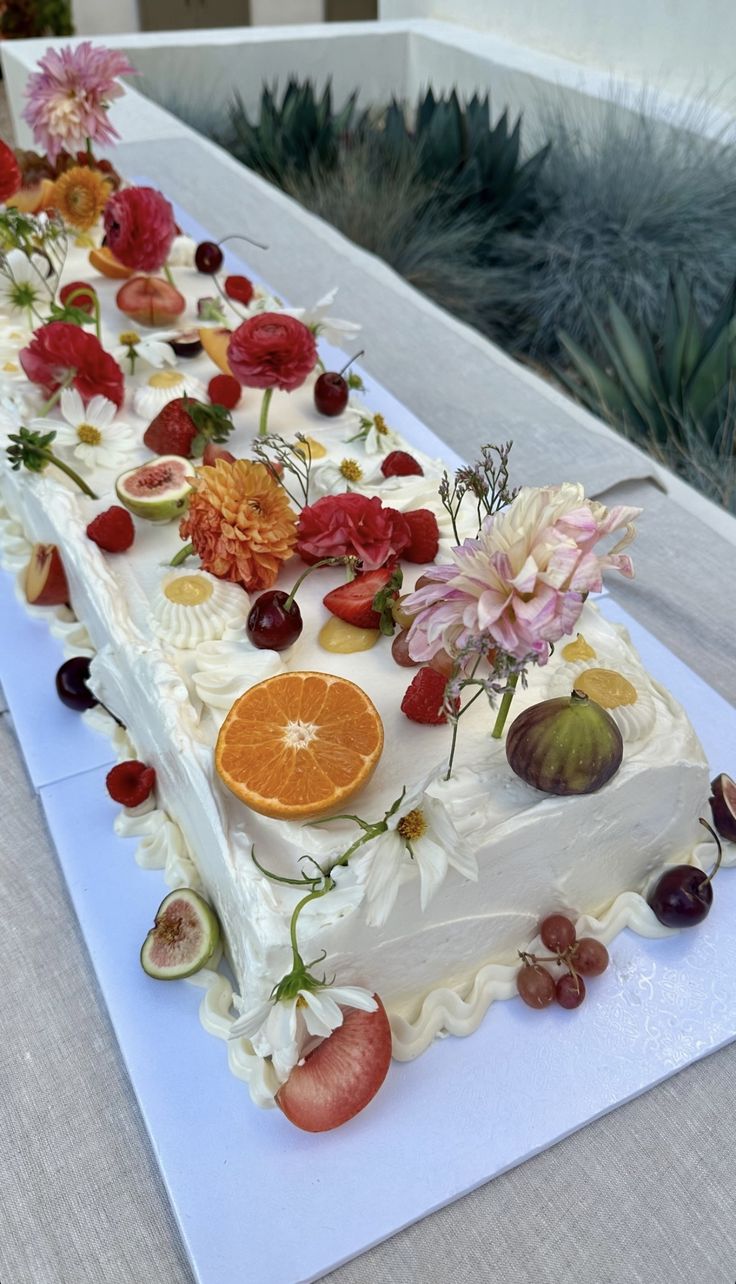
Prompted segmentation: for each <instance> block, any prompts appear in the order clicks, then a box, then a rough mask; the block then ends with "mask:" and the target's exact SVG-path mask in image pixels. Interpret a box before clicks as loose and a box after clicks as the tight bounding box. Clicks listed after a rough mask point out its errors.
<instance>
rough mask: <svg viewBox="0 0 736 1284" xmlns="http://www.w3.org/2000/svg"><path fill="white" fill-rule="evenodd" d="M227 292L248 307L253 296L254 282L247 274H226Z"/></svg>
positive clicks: (230, 296) (230, 297) (229, 296)
mask: <svg viewBox="0 0 736 1284" xmlns="http://www.w3.org/2000/svg"><path fill="white" fill-rule="evenodd" d="M225 293H226V295H227V297H228V298H229V299H235V302H236V303H242V304H243V306H244V307H246V308H247V306H248V304H249V303H250V301H251V299H252V298H253V282H252V281H249V280H248V278H247V276H226V277H225Z"/></svg>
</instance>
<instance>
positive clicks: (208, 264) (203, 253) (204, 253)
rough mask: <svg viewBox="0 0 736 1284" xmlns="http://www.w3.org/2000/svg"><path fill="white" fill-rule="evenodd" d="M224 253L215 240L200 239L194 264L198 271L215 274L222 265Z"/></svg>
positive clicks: (208, 274)
mask: <svg viewBox="0 0 736 1284" xmlns="http://www.w3.org/2000/svg"><path fill="white" fill-rule="evenodd" d="M223 257H224V256H223V253H222V250H221V249H220V247H219V245H216V244H215V242H214V241H200V243H199V245H198V246H197V248H196V250H195V251H194V264H195V267H196V269H197V271H198V272H202V273H204V275H205V276H213V275H214V273H215V272H219V270H220V268H221V267H222V260H223Z"/></svg>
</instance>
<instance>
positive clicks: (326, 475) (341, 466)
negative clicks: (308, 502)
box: [309, 456, 383, 502]
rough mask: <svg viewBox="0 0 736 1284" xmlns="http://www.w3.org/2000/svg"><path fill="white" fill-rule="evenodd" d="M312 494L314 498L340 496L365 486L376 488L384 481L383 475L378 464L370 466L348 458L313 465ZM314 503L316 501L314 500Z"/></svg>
mask: <svg viewBox="0 0 736 1284" xmlns="http://www.w3.org/2000/svg"><path fill="white" fill-rule="evenodd" d="M309 480H310V493H311V491H312V490H313V492H314V497H316V498H319V497H321V496H322V495H339V494H341V493H342V492H343V491H346V490H360V489H361V488H362V487H363V486H375V485H376V484H377V483H379V482H380V481H381V480H383V474H382V473H381V470H380V467H379V466H378V465H377V464H369V463H366V462H365V461H363V463H359V462H358V460H357V459H353V458H351V457H350V456H347V457H346V458H345V459H341V460H340V461H339V462H338V461H337V460H335V459H326V460H324V462H322V461H321V460H320V462H319V463H316V464H312V468H311V472H310V474H309ZM312 502H314V499H312Z"/></svg>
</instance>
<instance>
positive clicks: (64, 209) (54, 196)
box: [49, 165, 111, 232]
mask: <svg viewBox="0 0 736 1284" xmlns="http://www.w3.org/2000/svg"><path fill="white" fill-rule="evenodd" d="M110 190H111V186H110V183H109V182H108V181H107V179H105V178H104V177H103V175H102V174H101V173H100V171H99V170H97V169H89V168H87V167H84V168H83V167H82V166H81V165H75V166H74V168H73V169H68V170H66V171H65V173H63V174H62V175H61V177H60V178H57V180H56V182H55V183H54V186H53V189H52V190H51V192H50V193H49V204H50V205H53V206H54V208H55V209H57V210H58V211H59V213H60V214H61V217H62V218H63V220H64V222H65V223H68V224H69V225H70V226H71V227H75V228H77V229H78V230H79V231H80V232H88V231H89V229H90V228H91V227H94V225H95V223H96V222H97V220H98V219H99V218H100V217H101V215H102V211H103V210H104V208H105V205H106V204H107V200H108V197H109V195H110Z"/></svg>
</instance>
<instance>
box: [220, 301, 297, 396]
mask: <svg viewBox="0 0 736 1284" xmlns="http://www.w3.org/2000/svg"><path fill="white" fill-rule="evenodd" d="M227 359H228V364H229V366H230V369H231V370H232V372H233V374H234V375H235V378H236V379H238V380H239V381H240V383H242V384H244V385H245V387H246V388H280V389H281V391H282V392H293V391H294V389H295V388H300V387H301V385H302V384H303V383H304V380H305V379H306V378H307V376H308V375H310V374H311V373H312V371H313V370H314V367H315V364H316V362H317V344H316V342H315V338H314V335H313V334H312V331H311V330H309V329H308V328H307V326H305V325H304V324H303V323H302V322H301V321H297V320H296V318H295V317H290V316H288V315H287V313H285V312H259V313H258V314H257V315H256V316H254V317H249V318H248V320H247V321H244V322H243V324H242V325H239V326H238V328H237V330H235V332H234V333H233V336H232V338H231V340H230V342H229V344H228V349H227Z"/></svg>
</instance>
